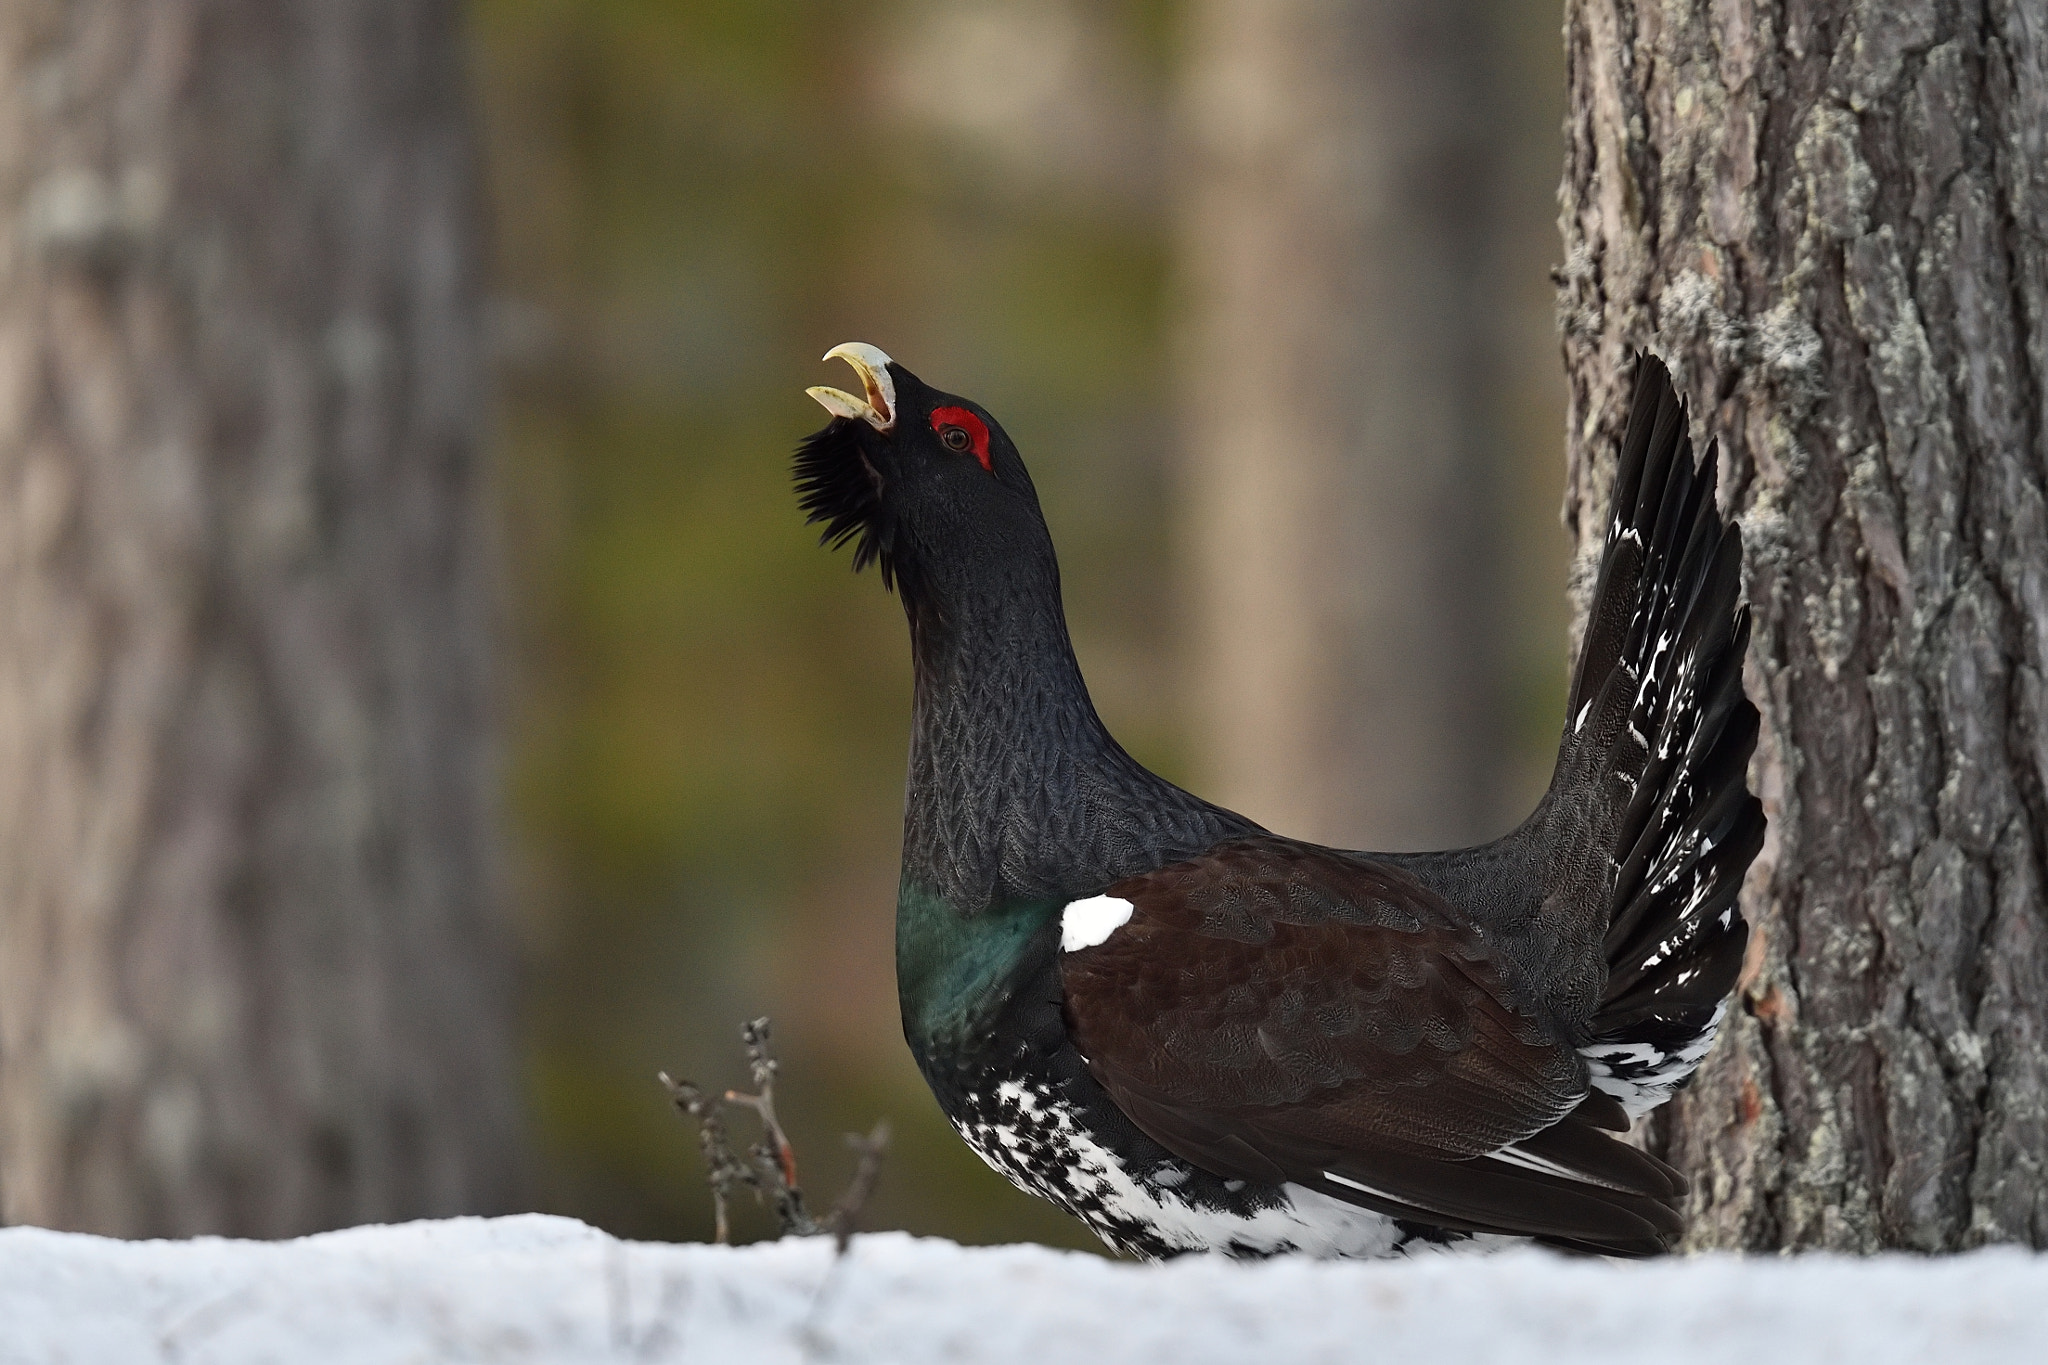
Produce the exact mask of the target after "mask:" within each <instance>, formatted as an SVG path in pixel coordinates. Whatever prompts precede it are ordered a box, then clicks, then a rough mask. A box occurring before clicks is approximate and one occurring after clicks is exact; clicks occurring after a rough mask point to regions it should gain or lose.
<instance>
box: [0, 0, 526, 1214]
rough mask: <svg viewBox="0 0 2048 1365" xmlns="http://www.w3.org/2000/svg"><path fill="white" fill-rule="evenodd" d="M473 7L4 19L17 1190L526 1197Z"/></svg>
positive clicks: (303, 5)
mask: <svg viewBox="0 0 2048 1365" xmlns="http://www.w3.org/2000/svg"><path fill="white" fill-rule="evenodd" d="M458 14H459V8H458V6H457V5H455V4H454V3H453V0H270V2H269V3H261V2H259V0H191V2H190V3H180V4H151V3H144V2H143V0H72V3H57V0H9V3H7V4H6V5H5V6H4V8H0V205H4V214H0V602H4V603H5V607H6V609H5V613H4V615H0V1218H4V1219H5V1220H7V1221H9V1222H23V1221H25V1222H36V1223H46V1224H52V1225H58V1226H64V1227H72V1228H81V1229H87V1230H93V1231H100V1232H109V1233H118V1234H126V1235H142V1234H167V1235H169V1234H187V1233H196V1232H223V1233H236V1234H250V1235H258V1236H276V1235H280V1234H288V1233H297V1232H305V1231H308V1230H311V1229H315V1228H320V1227H329V1226H334V1225H337V1224H343V1223H352V1222H358V1221H362V1220H366V1219H390V1218H400V1217H406V1216H412V1215H421V1214H446V1213H455V1212H458V1211H464V1210H491V1209H497V1208H502V1207H504V1206H505V1205H506V1204H507V1202H508V1200H509V1199H510V1198H511V1196H512V1181H513V1179H514V1172H515V1157H516V1152H517V1148H518V1139H517V1133H518V1118H517V1108H516V1104H515V1087H514V1069H513V1066H512V1060H511V1055H510V1050H509V1049H510V1041H511V1037H512V1026H511V1019H510V1009H509V1004H510V1001H509V987H510V981H509V965H510V964H509V960H508V953H507V944H506V941H505V934H504V930H503V928H502V926H501V925H500V924H499V922H498V919H497V896H496V890H497V888H496V866H495V858H494V852H493V818H492V807H493V795H492V793H493V790H494V775H493V771H492V765H491V762H490V755H491V744H490V726H491V722H490V706H489V689H488V686H487V684H488V681H489V673H490V634H491V630H490V626H491V623H490V619H489V617H490V612H491V597H490V576H489V573H488V567H489V559H490V557H489V553H488V551H489V544H488V541H489V537H488V535H487V534H486V518H485V503H484V492H485V490H484V487H483V484H484V471H483V468H482V464H481V449H480V445H479V436H480V421H481V418H482V399H483V391H482V388H483V386H482V383H481V370H480V356H479V336H478V277H477V271H478V265H479V261H478V240H479V237H478V223H477V219H476V214H475V211H474V206H473V202H472V201H473V189H474V187H473V184H472V168H471V150H470V146H469V141H468V138H467V135H466V132H465V128H464V115H465V110H464V105H463V99H462V89H463V82H462V80H461V71H460V66H461V46H460V41H459V30H458Z"/></svg>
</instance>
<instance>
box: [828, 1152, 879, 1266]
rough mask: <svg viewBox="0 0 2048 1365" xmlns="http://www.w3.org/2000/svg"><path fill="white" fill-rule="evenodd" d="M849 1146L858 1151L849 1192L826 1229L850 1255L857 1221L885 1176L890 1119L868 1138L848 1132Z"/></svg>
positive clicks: (833, 1208)
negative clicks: (848, 1245) (883, 1169)
mask: <svg viewBox="0 0 2048 1365" xmlns="http://www.w3.org/2000/svg"><path fill="white" fill-rule="evenodd" d="M846 1145H847V1146H849V1147H851V1148H852V1149H853V1150H854V1153H855V1158H856V1159H855V1162H854V1167H853V1179H852V1180H849V1181H848V1182H847V1183H846V1193H844V1194H842V1195H840V1196H839V1202H838V1203H836V1204H834V1205H833V1206H832V1213H831V1215H830V1216H829V1217H827V1218H826V1219H825V1230H826V1231H827V1232H830V1233H831V1234H832V1239H833V1241H835V1242H837V1243H838V1245H839V1253H838V1254H839V1255H841V1256H844V1255H845V1254H846V1247H847V1244H848V1243H850V1242H851V1241H852V1240H853V1229H854V1224H855V1223H856V1222H858V1221H859V1219H860V1212H861V1210H862V1209H864V1208H866V1207H867V1202H868V1200H869V1198H871V1197H872V1196H873V1195H874V1192H875V1181H876V1180H878V1179H879V1178H880V1177H881V1174H882V1154H883V1153H885V1152H887V1151H888V1150H889V1120H887V1119H877V1120H875V1126H874V1128H873V1129H872V1130H871V1131H870V1132H869V1133H868V1135H867V1136H866V1137H862V1136H861V1135H860V1134H859V1133H848V1134H847V1135H846Z"/></svg>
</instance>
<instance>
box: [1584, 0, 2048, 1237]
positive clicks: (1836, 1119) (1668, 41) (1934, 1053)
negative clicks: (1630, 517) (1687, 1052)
mask: <svg viewBox="0 0 2048 1365" xmlns="http://www.w3.org/2000/svg"><path fill="white" fill-rule="evenodd" d="M1567 13H1568V22H1567V30H1566V32H1567V43H1568V59H1569V67H1570V111H1571V112H1570V116H1569V124H1568V132H1569V137H1570V148H1569V153H1568V161H1567V165H1566V171H1565V178H1564V193H1563V199H1564V219H1563V229H1564V237H1565V245H1566V248H1567V261H1566V266H1565V269H1564V272H1563V275H1562V277H1561V313H1562V316H1563V318H1564V324H1565V356H1566V362H1567V365H1568V367H1569V370H1570V376H1571V391H1572V398H1571V418H1570V425H1569V430H1570V435H1571V484H1570V493H1569V495H1568V498H1567V502H1566V515H1567V520H1568V521H1569V523H1570V524H1571V526H1572V528H1573V529H1574V531H1575V532H1576V534H1577V535H1578V536H1579V537H1580V539H1581V542H1582V545H1583V547H1584V550H1585V553H1586V555H1587V556H1588V557H1590V555H1591V554H1592V553H1593V551H1594V549H1595V546H1596V544H1597V540H1598V535H1599V529H1600V525H1601V517H1602V515H1603V507H1604V497H1605V492H1604V490H1605V488H1606V486H1607V480H1608V478H1609V477H1610V476H1611V472H1612V466H1611V463H1610V461H1611V456H1610V454H1609V452H1610V451H1611V450H1612V449H1613V443H1614V441H1615V439H1616V437H1617V434H1618V431H1617V427H1618V423H1619V421H1620V418H1621V415H1622V405H1623V402H1624V397H1625V396H1624V391H1623V384H1624V382H1625V379H1626V375H1627V370H1628V365H1627V357H1628V354H1629V352H1630V349H1631V348H1633V347H1636V346H1642V345H1651V346H1654V347H1655V349H1657V350H1658V351H1659V352H1660V353H1662V354H1663V355H1665V356H1666V357H1667V358H1669V359H1670V360H1671V361H1672V362H1673V363H1674V369H1675V370H1676V371H1677V373H1678V375H1679V376H1680V386H1681V388H1682V389H1683V390H1684V391H1685V392H1686V393H1688V394H1689V395H1690V396H1691V398H1692V401H1693V402H1694V404H1695V405H1696V406H1695V409H1694V415H1695V418H1696V420H1697V423H1698V426H1699V429H1700V431H1701V432H1702V433H1705V434H1711V435H1716V436H1718V437H1719V438H1720V439H1721V442H1722V447H1721V451H1722V454H1721V459H1722V473H1723V487H1724V490H1725V496H1726V497H1728V498H1730V499H1732V503H1733V505H1735V506H1738V507H1740V508H1742V509H1743V517H1742V519H1743V523H1744V527H1745V531H1746V533H1747V537H1748V552H1749V553H1748V582H1749V590H1750V597H1751V600H1752V601H1753V602H1754V604H1755V608H1756V614H1757V629H1756V637H1755V646H1754V648H1753V651H1752V664H1753V667H1752V671H1751V695H1752V696H1754V697H1755V698H1756V700H1757V703H1758V704H1759V706H1761V707H1762V709H1763V713H1764V739H1763V743H1762V746H1761V748H1760V749H1759V752H1758V755H1757V759H1756V765H1755V769H1754V773H1753V776H1754V778H1755V780H1756V784H1757V787H1758V789H1759V791H1760V792H1761V793H1762V795H1763V799H1764V803H1765V806H1766V808H1767V810H1768V811H1769V814H1770V818H1771V838H1770V842H1769V843H1768V844H1767V845H1766V847H1765V850H1764V854H1763V857H1762V858H1761V859H1760V860H1759V863H1758V866H1757V868H1756V870H1755V872H1754V873H1753V874H1752V877H1751V881H1750V885H1749V896H1748V899H1747V900H1746V902H1745V909H1746V913H1747V914H1748V915H1749V917H1750V921H1751V923H1752V924H1753V925H1754V926H1755V929H1756V931H1757V932H1756V935H1755V937H1754V939H1753V940H1752V942H1751V949H1752V952H1751V961H1750V966H1749V971H1748V973H1747V975H1746V978H1745V982H1744V985H1743V987H1742V990H1741V994H1740V999H1739V1001H1738V1010H1737V1012H1736V1013H1735V1014H1734V1015H1733V1017H1732V1018H1731V1021H1730V1025H1729V1026H1728V1027H1727V1028H1726V1029H1724V1030H1723V1033H1722V1041H1721V1043H1720V1045H1719V1047H1718V1048H1717V1049H1716V1051H1715V1053H1714V1055H1713V1057H1712V1058H1711V1059H1710V1060H1709V1062H1708V1065H1707V1067H1706V1069H1705V1071H1704V1072H1703V1073H1702V1075H1701V1077H1700V1081H1699V1084H1697V1085H1696V1086H1695V1087H1694V1088H1693V1089H1692V1091H1691V1092H1690V1093H1688V1094H1686V1095H1685V1096H1683V1097H1682V1098H1681V1100H1680V1101H1679V1102H1677V1103H1675V1104H1673V1105H1672V1106H1670V1108H1669V1110H1668V1111H1667V1112H1668V1118H1667V1119H1666V1120H1665V1122H1664V1124H1663V1131H1662V1133H1661V1140H1662V1142H1663V1143H1664V1145H1665V1146H1666V1148H1667V1149H1668V1151H1669V1153H1670V1154H1671V1156H1672V1158H1673V1159H1674V1160H1675V1161H1677V1162H1678V1163H1679V1164H1680V1165H1681V1166H1684V1167H1686V1168H1688V1169H1690V1170H1691V1171H1692V1172H1693V1173H1694V1176H1695V1186H1694V1196H1693V1198H1694V1205H1695V1209H1694V1214H1695V1219H1696V1221H1695V1223H1694V1234H1693V1235H1694V1240H1695V1241H1696V1242H1697V1243H1698V1244H1701V1245H1714V1246H1751V1247H1778V1246H1832V1247H1842V1248H1854V1249H1859V1250H1860V1249H1868V1248H1874V1247H1880V1246H1907V1247H1919V1248H1926V1249H1930V1250H1931V1249H1937V1248H1952V1247H1960V1246H1967V1245H1970V1244H1973V1243H1977V1242H1984V1241H2008V1240H2010V1241H2019V1242H2031V1243H2033V1244H2035V1245H2037V1246H2038V1245H2044V1244H2048V923H2044V917H2048V897H2044V875H2043V855H2044V846H2048V807H2044V802H2043V786H2044V782H2048V684H2044V678H2048V500H2044V491H2043V490H2044V483H2048V412H2044V406H2043V395H2044V393H2048V25H2044V24H2043V21H2042V13H2041V9H2040V7H2039V5H2038V3H2034V2H2033V0H1989V3H1980V2H1977V0H1971V2H1970V3H1962V2H1960V0H1942V2H1941V3H1934V2H1932V0H1908V2H1906V3H1898V4H1876V3H1851V2H1850V0H1806V2H1805V3H1797V4H1794V3H1789V2H1784V3H1746V2H1744V0H1733V2H1732V3H1719V2H1718V0H1717V3H1714V4H1701V5H1693V6H1649V5H1644V4H1641V3H1632V0H1570V3H1569V4H1568V6H1567ZM1582 562H1589V558H1588V560H1586V561H1582ZM1582 578H1583V576H1582Z"/></svg>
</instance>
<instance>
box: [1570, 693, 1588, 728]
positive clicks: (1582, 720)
mask: <svg viewBox="0 0 2048 1365" xmlns="http://www.w3.org/2000/svg"><path fill="white" fill-rule="evenodd" d="M1592 712H1593V702H1592V699H1591V698H1588V699H1587V701H1586V704H1585V705H1584V706H1581V707H1580V708H1579V718H1578V719H1577V720H1575V721H1573V722H1572V733H1573V734H1577V733H1578V732H1579V731H1580V730H1581V729H1582V728H1584V726H1585V724H1586V717H1587V716H1589V715H1591V714H1592Z"/></svg>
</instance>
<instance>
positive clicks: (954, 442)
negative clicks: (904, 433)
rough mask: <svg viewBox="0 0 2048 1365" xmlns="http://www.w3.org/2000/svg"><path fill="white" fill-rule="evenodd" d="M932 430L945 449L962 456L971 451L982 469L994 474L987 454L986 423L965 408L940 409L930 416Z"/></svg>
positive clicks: (992, 461)
mask: <svg viewBox="0 0 2048 1365" xmlns="http://www.w3.org/2000/svg"><path fill="white" fill-rule="evenodd" d="M932 430H933V431H934V432H936V433H937V434H938V438H939V442H940V444H942V445H944V446H945V447H946V449H948V450H957V451H959V452H960V453H961V454H962V455H965V454H966V453H968V452H969V451H973V452H974V458H975V459H976V460H977V461H979V462H980V464H981V467H982V468H983V469H985V470H987V471H988V472H989V473H991V474H993V473H995V472H996V465H995V461H994V460H993V459H992V458H990V456H989V453H988V423H986V422H984V421H982V420H981V419H980V418H979V417H976V416H975V415H974V414H973V413H971V412H969V411H968V410H967V409H966V408H940V409H939V410H938V411H937V412H935V413H933V414H932Z"/></svg>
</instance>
